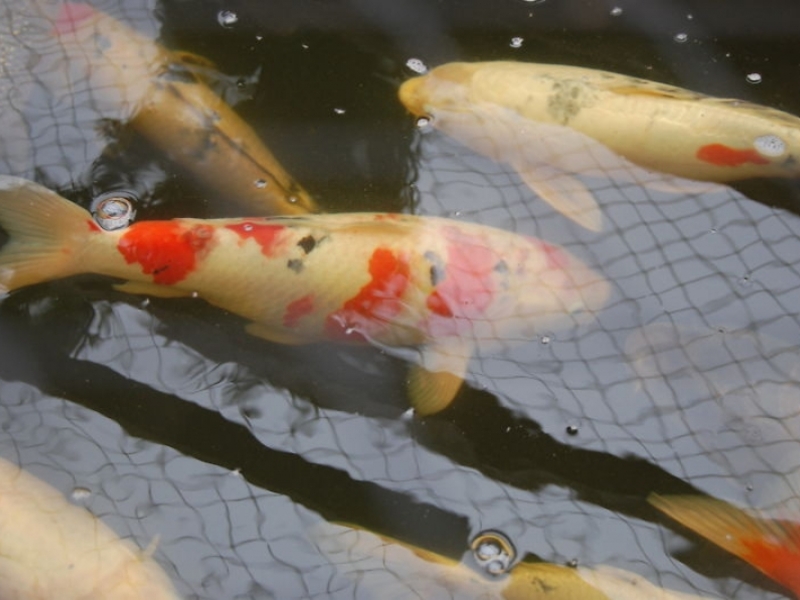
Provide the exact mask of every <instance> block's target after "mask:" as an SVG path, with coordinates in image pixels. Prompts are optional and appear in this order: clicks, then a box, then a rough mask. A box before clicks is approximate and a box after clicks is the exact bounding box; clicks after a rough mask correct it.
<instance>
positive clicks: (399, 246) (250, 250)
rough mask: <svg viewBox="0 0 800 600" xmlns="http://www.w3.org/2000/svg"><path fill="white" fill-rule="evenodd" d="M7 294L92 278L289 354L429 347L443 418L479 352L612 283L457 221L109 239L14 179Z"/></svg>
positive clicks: (387, 218)
mask: <svg viewBox="0 0 800 600" xmlns="http://www.w3.org/2000/svg"><path fill="white" fill-rule="evenodd" d="M0 227H2V228H3V229H4V230H5V231H6V232H7V234H8V236H9V240H8V241H7V243H6V244H5V246H4V247H2V248H1V249H0V291H3V290H5V291H10V290H14V289H17V288H20V287H23V286H27V285H31V284H35V283H39V282H42V281H47V280H52V279H57V278H61V277H67V276H69V275H74V274H78V273H97V274H101V275H108V276H111V277H118V278H120V279H125V280H128V283H127V284H124V285H122V286H121V289H123V290H125V291H129V292H133V293H145V294H151V295H154V296H173V297H174V296H195V297H200V298H202V299H204V300H206V301H207V302H209V303H210V304H213V305H215V306H219V307H222V308H224V309H226V310H228V311H230V312H233V313H236V314H238V315H240V316H242V317H244V318H245V319H247V320H249V321H251V324H250V326H249V327H248V331H249V332H250V333H251V334H253V335H256V336H260V337H263V338H266V339H268V340H272V341H275V342H280V343H287V344H307V343H313V342H325V341H344V342H348V341H349V342H360V343H371V344H375V345H378V346H381V347H384V348H388V349H392V348H395V349H401V348H417V349H418V351H417V352H415V354H414V358H413V359H412V360H414V361H415V362H416V363H418V365H419V366H417V367H414V368H412V370H411V374H410V395H411V400H412V404H413V405H414V407H415V408H416V409H417V411H418V412H419V413H421V414H430V413H433V412H436V411H438V410H441V409H442V408H444V407H445V406H447V404H448V403H449V402H450V401H451V400H452V398H453V396H454V395H455V394H456V392H457V391H458V389H459V387H460V385H461V381H462V378H463V376H464V374H465V371H466V368H467V364H468V362H469V359H470V356H471V355H472V351H473V349H474V348H476V347H477V348H487V347H489V348H491V347H492V346H493V345H497V344H501V343H502V342H503V341H510V340H511V339H520V337H524V334H521V333H520V330H521V329H525V328H530V327H531V326H536V327H538V326H541V325H543V324H553V323H556V322H558V321H560V320H562V319H563V318H565V317H568V318H570V317H571V314H572V313H573V312H575V311H578V310H582V309H587V308H588V309H592V308H593V307H599V306H600V305H602V303H604V302H605V300H606V299H607V297H608V295H609V289H610V288H609V285H608V283H607V282H605V281H603V280H601V279H600V278H599V277H598V276H597V275H596V274H595V273H594V272H593V271H591V270H590V269H589V268H587V267H586V266H584V265H583V264H582V263H581V262H579V261H578V260H577V259H576V258H574V257H573V256H571V255H570V254H569V253H568V252H566V251H565V250H563V249H561V248H558V247H556V246H553V245H550V244H547V243H545V242H543V241H540V240H537V239H533V238H528V237H523V236H519V235H515V234H513V233H509V232H507V231H501V230H498V229H493V228H490V227H485V226H481V225H475V224H468V223H459V222H457V221H453V220H449V219H441V218H434V217H415V216H410V215H399V214H337V215H309V216H304V217H300V216H297V217H274V218H253V219H218V220H199V219H176V220H172V221H143V222H139V223H135V224H134V225H132V226H130V227H129V228H127V229H121V230H116V231H104V230H102V229H100V228H99V227H98V226H97V225H96V224H95V222H94V221H93V220H92V217H91V216H90V215H89V213H87V212H86V211H85V210H83V209H82V208H80V207H79V206H77V205H75V204H73V203H71V202H69V201H67V200H65V199H64V198H62V197H60V196H58V195H57V194H55V193H54V192H51V191H49V190H47V189H46V188H44V187H42V186H39V185H36V184H34V183H32V182H29V181H26V180H23V179H18V178H14V177H0Z"/></svg>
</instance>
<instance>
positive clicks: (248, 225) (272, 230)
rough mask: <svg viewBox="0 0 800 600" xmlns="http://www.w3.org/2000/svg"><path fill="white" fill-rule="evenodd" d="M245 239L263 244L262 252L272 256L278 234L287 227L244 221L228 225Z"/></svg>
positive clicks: (228, 227)
mask: <svg viewBox="0 0 800 600" xmlns="http://www.w3.org/2000/svg"><path fill="white" fill-rule="evenodd" d="M225 227H226V229H230V230H231V231H233V232H234V233H236V234H237V235H238V236H239V237H240V238H242V239H243V240H248V239H252V240H254V241H255V242H256V243H257V244H258V245H259V246H261V253H262V254H263V255H264V256H272V255H273V254H274V252H275V246H276V245H277V242H278V234H279V233H280V232H281V231H283V230H284V229H286V228H285V227H284V226H283V225H273V224H271V223H254V222H253V221H244V222H242V223H237V224H235V225H226V226H225Z"/></svg>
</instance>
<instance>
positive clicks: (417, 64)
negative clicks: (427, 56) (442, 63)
mask: <svg viewBox="0 0 800 600" xmlns="http://www.w3.org/2000/svg"><path fill="white" fill-rule="evenodd" d="M406 66H407V67H408V68H409V69H411V70H412V71H414V73H419V74H420V75H422V74H423V73H427V72H428V67H427V66H426V65H425V63H424V62H422V61H421V60H420V59H418V58H409V59H408V60H407V61H406Z"/></svg>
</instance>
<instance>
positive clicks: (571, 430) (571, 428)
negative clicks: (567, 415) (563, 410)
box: [567, 425, 578, 435]
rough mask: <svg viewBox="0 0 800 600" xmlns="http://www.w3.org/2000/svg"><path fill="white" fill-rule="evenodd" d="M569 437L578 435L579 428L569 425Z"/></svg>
mask: <svg viewBox="0 0 800 600" xmlns="http://www.w3.org/2000/svg"><path fill="white" fill-rule="evenodd" d="M567 435H578V426H577V425H567Z"/></svg>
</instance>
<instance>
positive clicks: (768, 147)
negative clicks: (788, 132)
mask: <svg viewBox="0 0 800 600" xmlns="http://www.w3.org/2000/svg"><path fill="white" fill-rule="evenodd" d="M753 148H755V149H756V151H758V153H759V154H761V155H762V156H769V157H771V158H776V157H778V156H781V155H782V154H783V153H784V152H786V142H784V141H783V140H782V139H781V138H779V137H778V136H777V135H772V134H770V135H762V136H760V137H757V138H756V139H755V140H753Z"/></svg>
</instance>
